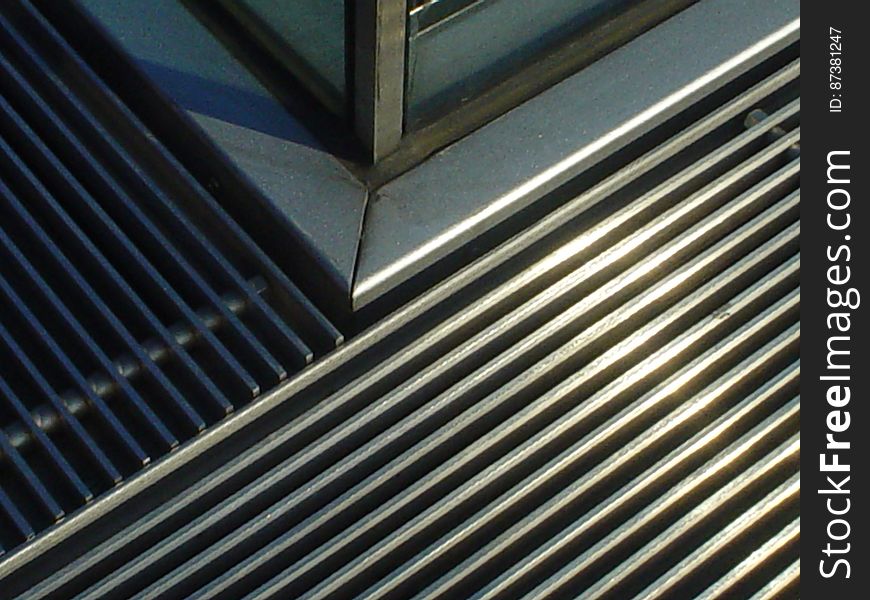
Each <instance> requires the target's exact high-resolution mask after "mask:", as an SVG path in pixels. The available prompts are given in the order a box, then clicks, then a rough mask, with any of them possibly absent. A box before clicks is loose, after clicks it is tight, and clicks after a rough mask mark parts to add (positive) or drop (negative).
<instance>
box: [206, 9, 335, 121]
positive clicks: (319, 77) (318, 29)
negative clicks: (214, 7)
mask: <svg viewBox="0 0 870 600" xmlns="http://www.w3.org/2000/svg"><path fill="white" fill-rule="evenodd" d="M221 2H222V3H223V4H224V6H225V7H226V8H227V9H228V10H229V11H230V12H231V13H232V14H233V16H235V17H236V18H237V19H238V20H239V21H240V24H242V25H243V26H244V27H245V29H247V30H248V31H250V32H251V33H252V34H253V35H255V36H256V37H257V38H258V39H259V40H260V42H261V43H263V44H264V45H265V46H266V47H267V49H268V50H269V51H270V52H272V53H273V54H275V55H276V56H277V57H278V58H279V59H280V60H282V62H284V63H285V64H286V65H287V66H288V67H289V68H290V69H291V71H294V72H295V74H296V75H297V76H298V77H299V78H300V79H302V81H303V82H304V83H306V84H308V85H309V86H310V87H312V91H313V92H314V93H315V94H316V95H318V96H320V97H321V100H323V101H325V102H326V103H327V104H329V105H330V106H331V107H332V108H335V109H336V110H341V109H342V108H343V107H344V105H345V102H344V98H345V93H346V89H345V50H346V44H345V4H344V2H345V0H221Z"/></svg>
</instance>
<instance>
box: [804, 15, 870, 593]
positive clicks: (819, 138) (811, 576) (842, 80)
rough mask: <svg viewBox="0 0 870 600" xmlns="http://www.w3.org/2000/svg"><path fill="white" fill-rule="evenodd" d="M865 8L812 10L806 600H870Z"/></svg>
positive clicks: (807, 107) (869, 37) (869, 60)
mask: <svg viewBox="0 0 870 600" xmlns="http://www.w3.org/2000/svg"><path fill="white" fill-rule="evenodd" d="M864 7H865V4H864V3H863V2H854V1H847V0H827V1H824V2H818V1H815V2H811V1H804V2H802V3H801V12H802V15H801V16H802V28H801V158H802V161H801V162H802V164H801V261H802V269H801V334H802V335H801V367H802V374H801V405H802V406H801V439H802V452H801V475H802V483H801V573H800V577H801V584H800V592H801V597H803V598H807V599H810V600H815V599H817V598H820V599H831V600H833V599H837V600H841V599H842V600H851V599H856V600H857V599H864V598H870V530H868V525H867V523H868V519H867V511H868V510H870V469H868V465H870V410H868V402H870V396H868V380H870V360H868V353H867V351H866V350H867V347H868V339H867V338H868V336H870V330H868V327H867V321H868V319H867V310H868V307H867V306H865V303H868V302H870V295H867V294H870V290H868V288H867V283H866V282H867V279H868V271H870V254H868V252H867V246H868V238H870V214H868V210H867V204H868V201H870V197H868V189H870V188H868V181H870V160H868V155H870V149H868V135H870V127H868V119H867V114H866V113H867V111H868V110H870V97H868V93H867V89H868V86H867V82H866V78H867V74H868V71H870V51H868V49H870V48H868V47H870V23H868V21H867V19H866V18H864V15H865V11H864V10H863V9H864Z"/></svg>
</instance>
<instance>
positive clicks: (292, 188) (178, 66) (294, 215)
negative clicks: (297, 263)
mask: <svg viewBox="0 0 870 600" xmlns="http://www.w3.org/2000/svg"><path fill="white" fill-rule="evenodd" d="M81 4H82V5H83V6H84V7H85V8H86V9H87V10H88V11H90V14H91V15H93V16H94V17H95V18H96V19H97V20H98V21H99V23H100V24H101V25H102V26H103V27H105V28H106V30H107V31H108V32H109V34H110V35H111V36H112V37H114V38H115V40H116V41H117V42H118V43H119V44H120V45H121V47H122V48H123V49H124V50H125V51H126V52H128V53H129V54H130V56H132V57H133V58H134V59H135V60H136V61H137V63H138V66H139V67H140V68H142V69H143V70H144V71H145V73H146V74H147V75H148V76H149V77H150V78H151V80H152V81H154V82H155V83H156V84H157V86H158V87H159V88H160V89H161V91H162V92H163V93H164V94H166V95H167V96H168V97H169V98H170V99H171V100H172V101H173V102H175V104H176V105H177V106H178V107H179V108H181V109H183V110H185V111H188V112H189V113H190V114H191V115H192V117H193V119H192V120H193V122H194V123H195V124H193V123H192V124H191V125H190V126H191V127H194V128H195V127H196V126H197V125H198V126H199V127H201V128H202V129H203V131H204V132H205V133H206V135H207V137H208V139H209V140H210V141H211V142H212V143H213V144H214V145H215V147H217V148H218V149H219V150H220V151H221V152H222V154H223V158H224V159H225V160H226V161H227V162H228V163H229V164H230V165H232V166H233V167H234V168H235V169H236V170H237V172H238V173H241V174H242V176H243V177H245V178H247V180H248V181H249V182H250V183H251V184H252V185H253V187H254V189H255V190H256V191H258V192H259V193H260V194H261V195H262V199H258V198H256V197H253V196H252V197H251V198H249V199H248V201H249V202H261V203H264V204H265V205H266V206H267V207H268V209H269V210H270V213H271V215H272V216H273V218H274V219H275V220H276V222H277V223H283V225H284V227H285V230H286V231H287V235H288V236H292V235H296V236H298V238H299V239H300V240H302V243H303V244H304V245H305V248H306V249H307V250H308V254H309V256H311V257H312V258H313V259H314V260H315V261H316V263H317V268H318V269H320V270H322V271H323V272H324V273H325V274H326V276H327V281H329V282H331V283H332V284H333V285H334V286H335V290H336V291H337V292H339V294H340V295H341V296H344V297H347V296H348V295H349V293H350V285H351V282H352V276H353V269H354V264H355V262H356V256H357V248H358V242H359V237H360V230H361V227H362V222H363V215H364V212H365V206H366V198H367V192H366V189H365V186H364V185H363V184H362V183H360V182H359V181H358V180H357V179H356V178H355V177H354V176H353V175H351V173H350V172H349V171H348V170H347V169H346V168H345V167H344V166H343V165H342V163H341V161H339V160H338V159H337V158H336V157H335V156H334V155H333V154H331V153H330V152H329V151H328V150H327V149H326V148H324V146H323V145H322V144H321V143H320V142H319V141H318V140H317V138H316V137H315V136H314V135H313V134H312V133H311V132H310V131H308V130H307V128H306V126H305V125H304V124H303V123H301V122H300V121H299V120H298V119H297V118H295V117H294V116H292V115H291V114H290V112H288V111H287V110H286V109H285V108H284V107H283V106H282V105H281V103H280V102H279V101H278V100H277V99H276V98H275V97H274V96H273V95H272V94H271V93H270V91H269V90H267V89H266V88H265V87H264V85H263V84H262V83H260V82H259V81H258V80H257V78H256V77H255V76H254V75H253V74H252V73H251V72H250V71H249V70H248V69H247V68H246V67H245V66H243V65H242V64H241V63H240V62H239V60H238V59H236V58H235V57H234V56H233V55H232V53H231V52H230V51H229V50H228V49H227V48H226V47H224V46H223V45H222V44H221V42H220V41H219V40H218V39H217V38H216V37H215V36H214V35H212V34H211V33H210V32H209V31H208V29H206V27H205V26H204V25H203V24H201V23H200V22H199V21H198V20H197V19H196V18H195V17H194V16H193V15H192V14H191V13H190V12H189V11H188V10H187V9H186V8H185V7H184V5H183V4H182V3H181V2H177V1H176V0H157V1H154V2H144V3H142V2H129V3H122V4H121V5H119V4H118V3H117V2H107V1H105V0H82V2H81ZM342 34H343V31H342ZM263 199H264V200H263Z"/></svg>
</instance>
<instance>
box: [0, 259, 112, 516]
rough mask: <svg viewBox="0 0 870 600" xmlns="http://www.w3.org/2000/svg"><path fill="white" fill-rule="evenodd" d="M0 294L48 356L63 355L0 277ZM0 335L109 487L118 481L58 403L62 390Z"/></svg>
mask: <svg viewBox="0 0 870 600" xmlns="http://www.w3.org/2000/svg"><path fill="white" fill-rule="evenodd" d="M0 292H2V293H3V296H4V297H5V298H6V300H7V302H9V303H11V305H12V308H13V310H14V311H15V314H16V315H17V317H18V319H20V320H21V322H22V323H25V324H26V325H27V327H28V329H29V333H31V334H32V335H34V336H36V339H38V340H39V342H41V344H42V345H43V347H44V348H45V349H46V350H47V351H48V354H49V355H53V356H59V355H63V352H62V351H61V350H60V348H58V347H57V346H56V345H55V344H54V342H53V340H52V339H51V337H50V336H49V335H48V333H47V332H46V331H45V330H44V329H43V328H42V325H41V324H40V323H39V321H37V320H36V318H35V317H34V315H33V314H32V313H31V312H30V310H29V309H28V308H27V305H26V304H24V303H23V302H22V300H21V298H20V297H19V296H18V294H16V293H15V291H14V289H13V288H12V287H11V286H10V285H9V283H8V282H7V281H6V279H5V278H4V277H2V276H0ZM10 312H11V311H10ZM0 327H2V326H0ZM2 335H3V337H4V338H7V339H5V341H6V344H7V346H8V348H9V350H11V351H12V353H13V355H14V358H15V361H14V362H15V363H17V364H18V366H19V367H22V368H23V369H24V370H25V371H26V373H27V375H28V376H29V378H30V380H31V381H32V382H33V383H34V384H35V386H36V388H37V389H38V390H39V392H40V393H41V394H42V395H43V397H45V398H49V399H50V401H51V403H52V405H53V406H54V408H55V411H56V412H57V414H59V415H62V416H63V422H64V424H66V425H68V426H69V428H70V431H71V432H72V433H73V435H74V436H75V438H76V440H77V442H78V443H79V444H80V445H81V447H82V448H83V449H84V451H85V452H86V454H87V455H89V456H90V458H91V459H92V460H93V461H94V462H95V463H96V464H97V467H98V469H99V470H100V472H101V474H102V475H104V476H105V477H107V478H108V479H109V481H110V482H111V483H112V484H115V483H117V482H118V481H120V479H121V475H120V473H118V471H117V470H116V469H115V467H114V465H113V464H112V463H111V461H110V460H109V458H108V457H107V456H106V455H105V453H104V452H103V451H102V450H101V449H100V447H99V446H97V444H96V442H94V440H93V438H92V437H91V435H90V434H89V433H88V432H87V431H86V430H85V428H84V427H83V426H82V424H81V423H80V422H79V420H78V419H77V418H76V417H75V416H73V415H72V414H71V412H70V411H69V409H68V408H67V406H66V405H65V404H64V402H63V401H62V400H61V398H60V396H59V392H60V391H61V390H55V389H53V388H52V387H51V385H50V384H49V383H48V381H46V380H45V377H44V376H43V375H42V373H41V370H40V369H39V368H38V367H37V366H36V365H35V364H34V362H33V360H32V359H31V358H30V357H29V356H28V354H27V353H25V351H24V350H23V349H22V348H21V347H20V346H19V345H18V344H17V343H15V342H14V341H13V340H12V339H11V338H8V337H7V336H8V331H7V330H6V329H5V327H4V328H2ZM35 360H38V358H36V357H35ZM13 364H14V363H13ZM83 491H84V490H83ZM91 497H92V494H91V493H90V491H87V492H85V497H84V499H87V500H90V498H91Z"/></svg>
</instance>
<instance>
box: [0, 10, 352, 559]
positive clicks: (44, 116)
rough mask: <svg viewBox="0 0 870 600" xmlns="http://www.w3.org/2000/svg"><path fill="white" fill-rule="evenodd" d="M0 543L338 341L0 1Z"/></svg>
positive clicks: (47, 35) (72, 63)
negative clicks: (0, 160) (0, 428)
mask: <svg viewBox="0 0 870 600" xmlns="http://www.w3.org/2000/svg"><path fill="white" fill-rule="evenodd" d="M0 153H2V155H3V161H2V162H0V410H2V413H0V419H2V431H0V517H2V518H0V545H2V547H3V548H5V549H6V550H8V549H10V548H11V547H14V546H16V545H18V544H20V543H21V542H22V541H24V540H26V539H28V538H31V537H33V536H34V535H35V533H37V532H39V531H40V530H42V529H44V528H45V527H47V526H48V525H50V524H52V523H53V522H55V521H57V520H59V519H61V518H62V517H63V516H64V515H65V514H67V513H69V512H70V511H73V510H75V509H77V508H79V507H81V506H82V505H84V504H87V503H88V502H89V501H90V500H91V499H93V498H94V497H95V496H97V495H99V494H100V493H102V492H104V491H105V490H107V489H109V488H111V487H112V486H114V485H115V484H117V483H119V482H120V481H122V480H123V479H124V478H125V477H127V476H128V475H130V474H131V473H134V472H136V471H137V470H139V469H141V468H142V467H143V466H144V465H146V464H148V463H149V461H151V460H153V459H154V458H157V457H160V456H162V455H164V454H166V453H167V452H169V451H170V450H172V449H173V448H174V447H176V446H177V445H178V444H179V443H180V442H183V441H184V440H187V439H189V438H191V437H193V436H195V435H197V433H199V432H201V431H202V430H203V429H205V428H206V427H207V426H208V425H210V424H212V423H215V422H216V421H218V420H219V419H221V418H222V417H224V416H225V415H227V414H228V413H230V412H232V411H233V410H234V409H235V408H237V407H239V406H241V405H244V404H246V403H248V402H250V401H251V400H252V399H254V398H256V397H257V396H258V395H259V394H261V393H262V392H263V391H265V390H268V389H270V388H272V387H274V386H276V385H277V384H278V383H280V382H281V381H283V380H285V379H286V378H287V377H288V375H289V374H292V373H294V372H295V371H298V370H299V369H300V368H301V367H303V366H304V365H306V364H307V363H309V362H310V361H311V360H312V358H313V357H314V355H315V354H317V353H322V352H324V351H325V350H327V349H329V348H331V347H334V346H335V344H336V343H337V342H338V341H340V339H341V336H340V334H339V333H338V331H337V330H336V329H335V328H334V327H333V326H332V325H331V324H330V323H329V322H328V321H327V320H326V319H325V318H324V317H323V316H322V315H321V314H320V313H319V312H318V310H317V309H316V308H315V307H314V306H313V305H312V304H311V303H310V302H309V301H308V300H307V299H306V298H305V297H304V296H303V295H302V294H301V293H300V292H299V290H298V289H297V288H296V286H295V285H294V283H293V282H291V281H290V280H289V279H288V278H287V276H286V275H285V274H284V273H282V272H281V271H280V270H279V269H278V268H277V267H276V266H275V265H274V264H273V263H272V262H271V261H270V260H269V259H268V258H267V257H266V255H265V254H264V253H263V252H262V251H261V250H260V249H259V248H258V247H257V246H256V245H255V243H254V242H253V241H252V240H251V239H250V238H249V237H248V235H247V234H246V233H245V232H244V231H242V229H241V228H240V227H239V226H238V225H237V224H236V223H235V222H234V221H233V220H232V219H231V218H230V217H229V216H228V214H227V213H226V212H224V211H223V210H222V208H221V207H220V206H219V205H218V203H217V202H216V200H215V199H214V198H213V197H212V195H210V193H209V191H208V190H206V189H205V188H204V187H202V186H201V185H200V183H199V182H197V181H196V180H195V179H194V178H193V177H192V176H191V175H190V174H189V173H188V172H186V171H185V170H184V168H183V167H182V166H181V164H180V163H179V161H178V160H177V159H176V157H174V156H173V155H172V154H171V153H169V152H168V151H167V150H166V149H165V148H164V147H163V146H162V145H161V144H160V142H159V141H157V140H156V139H155V138H154V136H152V135H151V134H150V133H149V131H148V130H147V129H146V128H145V127H144V126H143V125H142V123H140V122H139V121H138V120H137V118H136V116H135V115H134V114H132V113H131V112H130V111H129V110H128V109H127V108H126V107H125V105H124V104H123V103H121V102H120V101H119V100H118V99H117V98H116V97H115V96H114V95H113V93H112V92H111V91H110V90H109V88H108V87H107V86H106V85H104V84H103V82H102V81H101V80H100V79H99V78H98V77H97V76H96V75H95V74H94V73H93V72H92V71H91V70H90V68H89V67H88V65H87V64H86V63H85V62H83V61H82V60H80V58H79V57H78V56H77V55H76V54H75V52H74V51H73V50H72V49H71V48H70V47H69V46H68V45H67V44H66V43H65V42H64V41H63V39H62V38H61V37H60V36H59V35H57V34H56V32H55V31H54V30H53V29H52V28H51V26H50V25H49V24H48V23H47V22H46V21H45V20H44V19H43V18H42V17H41V16H40V15H39V13H38V12H37V11H35V10H34V9H33V8H32V6H31V5H30V4H29V3H28V2H26V1H24V0H22V1H17V0H16V1H10V2H4V3H3V6H2V8H0Z"/></svg>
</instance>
